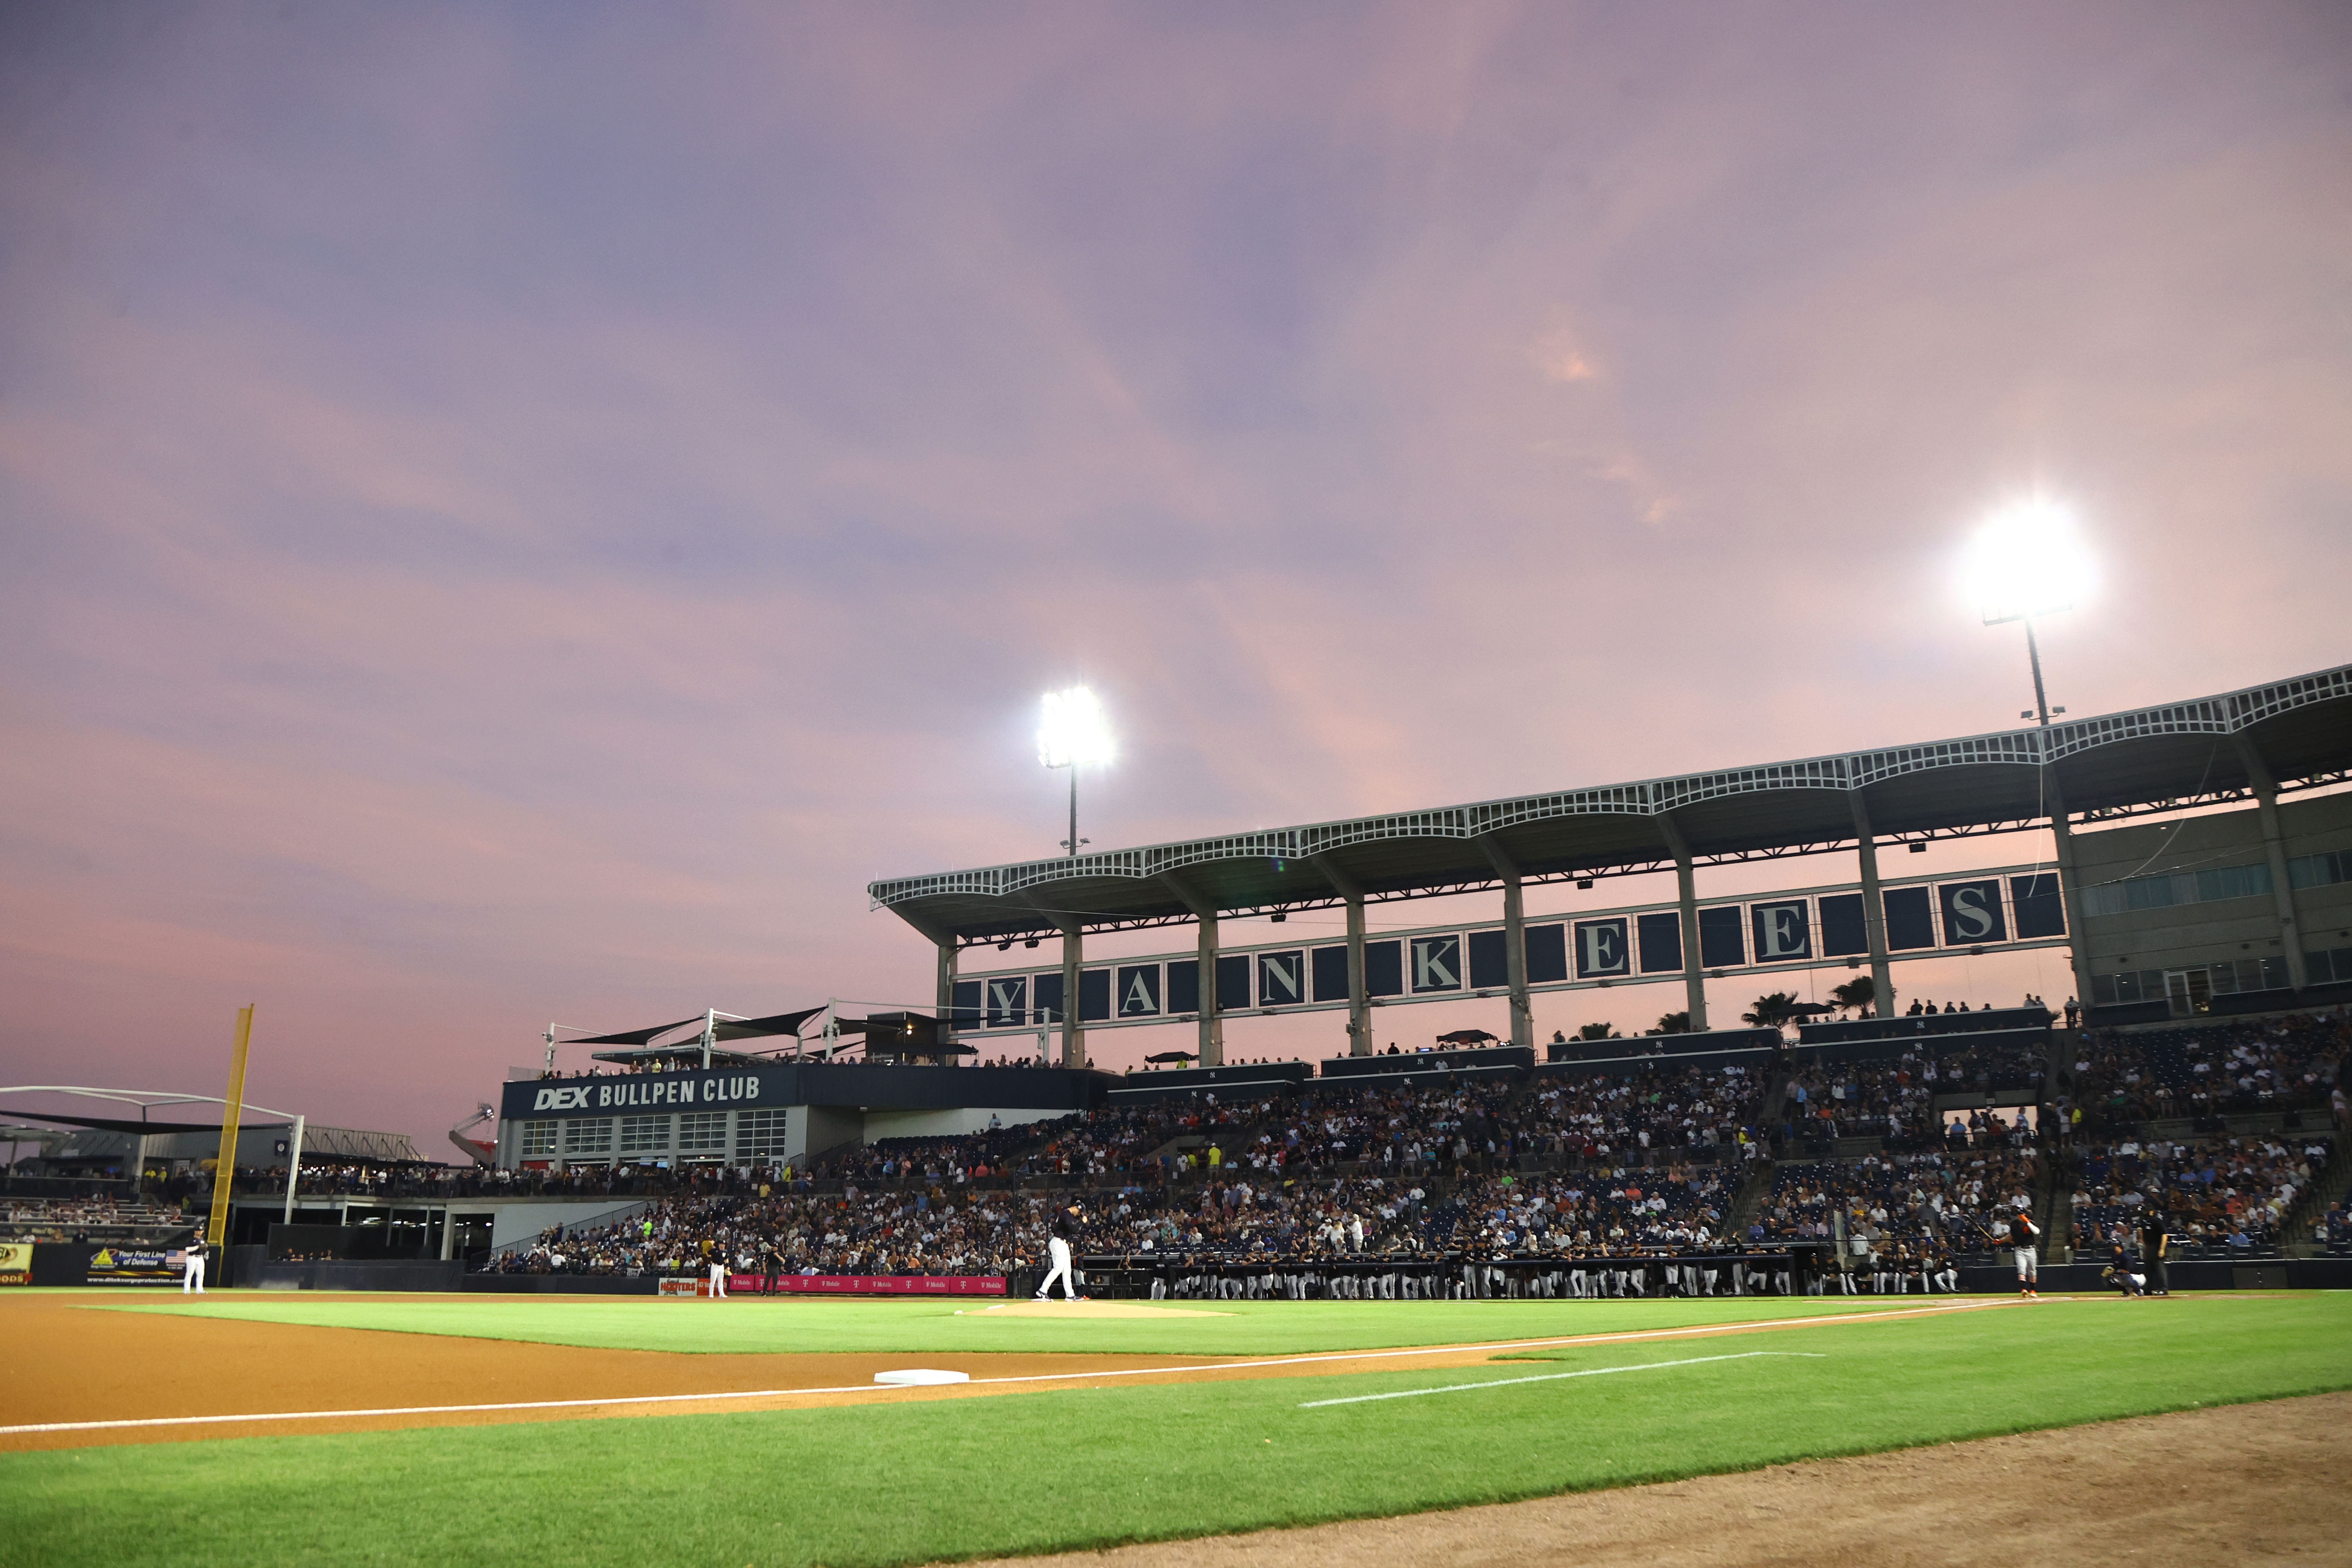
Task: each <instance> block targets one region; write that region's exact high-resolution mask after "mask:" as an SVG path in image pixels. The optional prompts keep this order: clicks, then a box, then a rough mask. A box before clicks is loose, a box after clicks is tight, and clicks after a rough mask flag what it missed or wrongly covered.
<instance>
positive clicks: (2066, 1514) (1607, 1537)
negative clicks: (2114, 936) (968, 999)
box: [0, 1290, 2352, 1568]
mask: <svg viewBox="0 0 2352 1568" xmlns="http://www.w3.org/2000/svg"><path fill="white" fill-rule="evenodd" d="M0 1342H5V1344H6V1345H7V1347H8V1351H7V1356H8V1363H9V1367H8V1373H9V1375H8V1378H7V1382H6V1384H5V1406H0V1427H5V1431H0V1447H5V1449H6V1450H8V1451H6V1452H0V1560H5V1561H6V1562H10V1563H58V1562H74V1561H100V1560H104V1561H110V1562H116V1563H151V1562H152V1563H256V1562H271V1563H424V1562H451V1561H458V1560H465V1561H469V1562H474V1563H509V1562H514V1563H522V1562H530V1563H545V1562H548V1561H551V1560H560V1561H564V1562H576V1563H628V1564H632V1565H638V1564H642V1563H646V1562H647V1561H649V1560H658V1561H663V1562H677V1563H728V1564H737V1563H759V1564H770V1563H774V1564H796V1563H810V1564H814V1563H824V1564H831V1565H834V1568H847V1565H853V1564H877V1565H879V1564H895V1563H928V1562H935V1561H953V1560H970V1559H974V1558H988V1557H999V1556H1012V1555H1018V1554H1042V1553H1053V1552H1070V1551H1076V1550H1083V1549H1101V1548H1112V1547H1118V1546H1121V1545H1122V1544H1124V1543H1133V1542H1147V1543H1148V1542H1163V1543H1168V1544H1163V1545H1145V1546H1140V1547H1136V1548H1133V1549H1131V1551H1130V1552H1129V1555H1133V1556H1137V1557H1138V1558H1139V1561H1140V1562H1149V1563H1190V1562H1202V1563H1206V1562H1223V1561H1232V1562H1236V1563H1238V1562H1243V1561H1267V1560H1273V1558H1274V1557H1279V1558H1281V1559H1282V1560H1286V1561H1287V1560H1297V1561H1314V1560H1318V1559H1319V1558H1321V1557H1325V1556H1328V1557H1329V1558H1330V1559H1331V1560H1332V1561H1334V1562H1338V1561H1340V1560H1343V1559H1344V1560H1348V1561H1353V1562H1360V1561H1364V1560H1367V1558H1368V1557H1369V1558H1380V1557H1383V1556H1386V1555H1389V1554H1391V1553H1410V1554H1414V1555H1419V1556H1423V1557H1433V1558H1439V1559H1446V1560H1454V1559H1459V1558H1462V1557H1465V1556H1467V1557H1473V1558H1475V1557H1479V1556H1487V1557H1491V1558H1494V1559H1496V1560H1501V1559H1505V1558H1510V1559H1518V1558H1523V1557H1530V1556H1533V1557H1540V1556H1546V1555H1550V1554H1552V1553H1554V1552H1559V1553H1572V1554H1573V1555H1574V1556H1575V1558H1576V1559H1577V1560H1578V1561H1580V1562H1585V1563H1613V1562H1619V1561H1622V1562H1626V1563H1634V1562H1640V1563H1648V1564H1655V1563H1673V1562H1692V1563H1698V1562H1718V1563H1734V1562H1742V1563H1746V1562H1752V1563H1767V1562H1781V1561H1794V1560H1797V1559H1799V1558H1804V1559H1806V1560H1821V1554H1822V1552H1828V1553H1829V1554H1830V1556H1831V1557H1832V1559H1833V1558H1834V1557H1835V1555H1836V1553H1837V1552H1840V1551H1844V1550H1848V1549H1849V1548H1850V1549H1851V1550H1853V1551H1854V1552H1857V1553H1862V1552H1867V1553H1868V1554H1870V1555H1871V1556H1872V1557H1873V1558H1874V1560H1876V1561H1887V1562H1905V1561H1919V1562H1943V1561H1951V1562H1962V1561H1979V1560H1982V1558H1983V1556H1984V1555H1986V1554H1988V1552H1989V1551H1990V1548H1991V1547H1992V1546H1993V1545H1994V1543H1995V1542H1998V1541H1999V1540H2000V1539H2001V1538H2002V1537H2003V1532H2005V1531H2006V1532H2020V1531H2022V1533H2016V1534H2015V1539H2016V1541H2018V1542H2038V1543H2039V1544H2038V1545H2035V1546H2033V1547H2032V1549H2031V1550H2028V1551H2026V1552H2025V1556H2026V1557H2027V1558H2028V1559H2030V1560H2058V1559H2059V1558H2061V1557H2063V1558H2064V1559H2065V1560H2068V1561H2074V1562H2094V1561H2103V1560H2105V1556H2104V1555H2103V1554H2104V1553H2105V1552H2106V1551H2107V1550H2108V1548H2110V1547H2112V1548H2114V1549H2115V1552H2116V1561H2121V1560H2123V1558H2124V1556H2126V1555H2129V1554H2130V1553H2131V1552H2145V1553H2147V1554H2146V1555H2143V1556H2141V1557H2140V1558H2139V1559H2138V1560H2140V1561H2151V1560H2155V1561H2161V1560H2164V1559H2165V1558H2166V1557H2167V1556H2168V1555H2173V1556H2178V1555H2179V1553H2175V1552H2170V1551H2169V1550H2168V1548H2167V1547H2165V1546H2164V1545H2163V1544H2162V1543H2161V1542H2151V1541H2150V1540H2148V1539H2147V1531H2150V1530H2157V1531H2164V1532H2167V1533H2166V1534H2165V1536H2164V1539H2165V1540H2168V1541H2173V1542H2181V1543H2184V1544H2185V1543H2187V1542H2192V1541H2200V1540H2201V1541H2204V1542H2205V1544H2204V1545H2203V1546H2200V1547H2199V1548H2197V1551H2196V1552H2195V1553H2192V1554H2202V1553H2205V1552H2211V1553H2213V1554H2214V1555H2215V1556H2228V1557H2232V1558H2234V1559H2236V1560H2239V1561H2259V1560H2263V1559H2264V1558H2265V1557H2267V1556H2270V1555H2280V1556H2282V1557H2286V1556H2295V1555H2297V1554H2299V1553H2303V1554H2305V1555H2306V1560H2307V1553H2308V1552H2309V1551H2312V1550H2332V1549H2335V1547H2340V1544H2341V1542H2342V1541H2343V1540H2344V1539H2347V1536H2352V1510H2347V1504H2346V1502H2345V1500H2344V1497H2345V1493H2344V1489H2343V1488H2342V1486H2341V1483H2340V1478H2339V1476H2338V1474H2337V1472H2338V1470H2339V1469H2340V1462H2341V1433H2342V1432H2343V1431H2344V1430H2347V1418H2352V1396H2347V1395H2346V1394H2341V1393H2338V1392H2336V1391H2340V1390H2345V1389H2347V1388H2352V1299H2347V1297H2345V1296H2343V1295H2338V1294H2333V1293H2318V1292H2309V1291H2305V1292H2296V1293H2293V1294H2288V1293H2284V1292H2282V1293H2276V1294H2272V1293H2253V1292H2231V1293H2227V1294H2214V1295H2209V1296H2181V1297H2176V1298H2173V1299H2171V1300H2118V1299H2116V1298H2113V1297H2105V1296H2099V1297H2058V1296H2053V1297H2044V1298H2042V1299H2041V1300H2032V1301H2021V1300H2015V1299H2011V1298H1999V1297H1985V1298H1967V1297H1961V1298H1949V1297H1944V1298H1933V1299H1919V1300H1905V1299H1903V1298H1895V1299H1893V1300H1853V1301H1850V1302H1846V1301H1838V1300H1689V1301H1676V1300H1668V1301H1459V1302H1451V1301H1420V1302H1344V1301H1342V1302H1248V1301H1223V1302H1213V1303H1207V1302H1204V1303H1197V1304H1195V1303H1181V1304H1179V1303H1167V1304H1161V1303H1150V1304H1147V1303H1140V1302H1128V1301H1118V1302H1094V1301H1077V1302H1060V1301H1056V1302H1054V1303H1050V1304H1046V1305H1043V1306H1040V1305H1038V1304H1035V1303H1032V1302H1027V1301H1015V1302H1011V1303H999V1304H993V1305H991V1304H985V1303H981V1302H971V1303H969V1304H964V1305H961V1306H959V1305H957V1304H954V1303H950V1302H946V1301H938V1300H915V1301H863V1300H727V1301H709V1300H660V1299H643V1298H622V1299H614V1298H563V1297H549V1296H535V1297H522V1298H515V1297H483V1296H478V1295H469V1296H420V1295H414V1294H409V1295H401V1296H383V1297H364V1296H332V1297H330V1296H323V1295H320V1296H307V1295H306V1296H260V1295H250V1296H249V1295H243V1294H238V1295H227V1294H222V1295H216V1296H214V1297H211V1298H208V1299H205V1300H187V1299H184V1298H173V1299H171V1300H161V1301H157V1300H149V1301H142V1302H131V1301H125V1300H122V1299H121V1297H120V1296H119V1295H110V1294H107V1293H105V1292H101V1291H68V1290H28V1291H23V1292H18V1293H14V1294H13V1295H12V1297H11V1298H10V1299H8V1300H5V1302H0ZM906 1373H931V1374H942V1373H945V1374H958V1373H960V1374H961V1381H953V1382H947V1383H934V1384H925V1385H919V1386H911V1387H906V1386H892V1385H886V1384H877V1381H876V1379H877V1376H882V1375H886V1374H887V1375H894V1376H895V1375H899V1374H906ZM2313 1396H2318V1397H2313ZM2272 1401H2274V1402H2279V1403H2274V1404H2254V1403H2253V1402H2272ZM2238 1406H2248V1407H2247V1408H2235V1407H2238ZM2165 1412H2180V1413H2186V1414H2184V1415H2165V1416H2163V1417H2162V1418H2161V1419H2158V1420H2153V1421H2148V1420H2126V1419H2125V1418H2130V1417H2144V1416H2150V1415H2158V1414H2159V1413H2165ZM624 1418H626V1419H624ZM2090 1423H2106V1424H2109V1425H2103V1426H2096V1427H2086V1426H2085V1425H2084V1424H2090ZM2065 1428H2074V1430H2073V1431H2071V1432H2070V1431H2066V1430H2060V1429H2065ZM2008 1434H2035V1435H2034V1436H2006V1437H2004V1436H2002V1435H2008ZM1995 1437H2001V1439H2002V1440H2001V1441H1999V1442H1977V1441H1971V1440H1973V1439H1987V1438H1995ZM1933 1445H1952V1447H1929V1446H1933ZM1893 1450H1922V1451H1918V1452H1905V1453H1901V1454H1894V1453H1890V1451H1893ZM1862 1455H1883V1456H1886V1457H1885V1458H1879V1459H1875V1460H1853V1459H1841V1458H1840V1457H1841V1456H1862ZM1767 1467H1787V1468H1767ZM1759 1471H1760V1472H1761V1473H1760V1474H1748V1473H1744V1472H1759ZM1696 1477H1713V1478H1717V1479H1713V1480H1709V1481H1706V1482H1705V1483H1703V1484H1685V1485H1682V1486H1664V1487H1659V1486H1654V1485H1649V1484H1648V1483H1658V1482H1672V1481H1678V1480H1683V1479H1685V1478H1696ZM1606 1489H1631V1490H1625V1491H1608V1490H1606ZM1563 1494H1571V1495H1563ZM1585 1494H1600V1495H1585ZM1522 1500H1542V1501H1537V1502H1527V1501H1522ZM1492 1504H1515V1505H1516V1506H1513V1507H1500V1508H1497V1507H1477V1506H1474V1505H1492ZM2047 1509H2056V1510H2059V1515H2058V1518H2059V1520H2060V1521H2061V1523H2060V1524H2059V1526H2058V1528H2060V1529H2062V1530H2063V1531H2066V1532H2069V1538H2070V1539H2072V1544H2071V1545H2069V1546H2067V1547H2066V1549H2065V1550H2063V1551H2059V1550H2056V1548H2057V1546H2058V1544H2059V1538H2056V1537H2053V1536H2052V1535H2051V1534H2050V1530H2051V1529H2052V1528H2053V1521H2052V1518H2051V1516H2050V1515H2049V1514H2048V1513H2046V1512H2044V1511H2042V1510H2047ZM1438 1510H1458V1511H1442V1512H1441V1511H1438ZM1403 1515H1429V1516H1430V1517H1426V1518H1420V1519H1415V1520H1411V1521H1400V1520H1398V1519H1397V1517H1396V1516H1403ZM1360 1521H1389V1522H1385V1523H1365V1522H1360ZM2067 1521H2071V1522H2067ZM134 1523H135V1528H133V1527H132V1526H133V1525H134ZM1252 1531H1286V1532H1288V1533H1285V1534H1282V1535H1278V1536H1275V1537H1271V1538H1268V1537H1264V1536H1253V1535H1250V1534H1247V1533H1245V1532H1252ZM1890 1531H1892V1533H1891V1534H1890V1533H1889V1532H1890ZM2117 1531H2120V1532H2122V1533H2120V1534H2117V1533H2116V1532H2117ZM2184 1531H2185V1532H2186V1533H2183V1532H2184ZM1217 1537H1224V1538H1227V1539H1223V1540H1216V1539H1209V1538H1217ZM2306 1537H2308V1538H2309V1539H2308V1540H2307V1541H2306V1540H2305V1538H2306ZM1612 1542H1613V1543H1614V1544H1612ZM1873 1542H1875V1545H1873ZM2327 1542H2333V1543H2334V1547H2327V1546H2326V1543H2327ZM2265 1543H2267V1544H2265ZM2126 1548H2128V1549H2129V1550H2128V1551H2126ZM1938 1552H1941V1553H1943V1554H1942V1555H1938V1554H1937V1553H1938ZM1269 1553H1270V1554H1271V1555H1268V1554H1269ZM2011 1560H2017V1559H2016V1553H2015V1552H2014V1551H2012V1552H2011Z"/></svg>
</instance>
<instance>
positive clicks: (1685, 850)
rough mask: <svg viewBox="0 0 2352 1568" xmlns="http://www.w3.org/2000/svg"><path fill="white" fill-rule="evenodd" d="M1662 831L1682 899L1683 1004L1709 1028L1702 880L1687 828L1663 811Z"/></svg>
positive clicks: (1694, 1020)
mask: <svg viewBox="0 0 2352 1568" xmlns="http://www.w3.org/2000/svg"><path fill="white" fill-rule="evenodd" d="M1658 832H1659V835H1660V836H1661V837H1664V839H1665V841H1666V847H1667V849H1668V850H1670V851H1672V852H1673V854H1674V858H1675V898H1676V899H1678V900H1681V902H1682V915H1683V1005H1684V1006H1685V1007H1687V1008H1689V1009H1690V1026H1691V1027H1692V1028H1693V1029H1694V1030H1701V1031H1703V1030H1705V1029H1706V971H1705V970H1704V969H1701V968H1700V967H1699V962H1698V883H1697V881H1696V879H1695V878H1694V877H1693V876H1692V875H1691V852H1690V846H1689V845H1688V844H1685V843H1684V842H1683V830H1682V829H1681V828H1679V827H1677V826H1675V819H1674V818H1673V817H1671V816H1664V815H1663V814H1661V815H1660V816H1659V817H1658Z"/></svg>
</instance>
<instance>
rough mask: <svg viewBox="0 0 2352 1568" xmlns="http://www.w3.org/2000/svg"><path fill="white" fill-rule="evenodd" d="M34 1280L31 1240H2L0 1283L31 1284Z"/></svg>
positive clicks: (0, 1247)
mask: <svg viewBox="0 0 2352 1568" xmlns="http://www.w3.org/2000/svg"><path fill="white" fill-rule="evenodd" d="M32 1282H33V1244H32V1243H31V1242H29V1241H0V1285H30V1284H31V1283H32Z"/></svg>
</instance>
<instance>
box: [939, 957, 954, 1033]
mask: <svg viewBox="0 0 2352 1568" xmlns="http://www.w3.org/2000/svg"><path fill="white" fill-rule="evenodd" d="M937 947H938V952H939V955H940V958H939V976H938V984H937V986H936V991H937V994H938V998H939V1000H938V1008H939V1018H940V1040H941V1041H942V1042H943V1043H945V1044H950V1045H952V1044H954V1042H955V1037H956V1024H957V1018H956V1016H955V984H956V952H957V948H956V944H955V938H953V937H949V938H947V939H946V940H945V941H942V942H938V943H937Z"/></svg>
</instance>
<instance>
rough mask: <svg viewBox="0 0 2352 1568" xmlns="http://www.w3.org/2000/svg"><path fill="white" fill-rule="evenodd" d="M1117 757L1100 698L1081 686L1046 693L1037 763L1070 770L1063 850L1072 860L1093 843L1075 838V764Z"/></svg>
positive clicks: (1089, 764) (1104, 761)
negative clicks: (1067, 832) (1068, 814)
mask: <svg viewBox="0 0 2352 1568" xmlns="http://www.w3.org/2000/svg"><path fill="white" fill-rule="evenodd" d="M1117 754H1118V748H1117V747H1115V746H1114V745H1113V744H1112V743H1111V738H1110V722H1109V721H1108V719H1106V718H1105V717H1104V715H1103V706H1102V701H1101V700H1100V699H1099V698H1097V697H1096V696H1095V694H1094V693H1093V692H1091V691H1089V690H1087V689H1086V688H1085V687H1083V686H1073V687H1071V688H1070V689H1068V690H1066V691H1048V692H1047V693H1045V712H1044V714H1043V716H1042V717H1041V718H1040V719H1039V721H1038V724H1037V760H1038V761H1039V762H1041V763H1045V765H1046V766H1047V767H1049V768H1067V769H1069V770H1070V836H1069V837H1067V838H1066V839H1064V840H1063V841H1062V848H1063V850H1064V852H1066V854H1068V855H1070V856H1071V857H1072V858H1076V855H1077V853H1078V847H1079V846H1081V845H1084V844H1090V843H1092V842H1093V840H1092V839H1087V838H1081V837H1078V764H1079V763H1087V765H1088V766H1100V765H1101V764H1103V763H1108V762H1109V761H1110V760H1111V759H1112V758H1113V757H1114V756H1116V755H1117Z"/></svg>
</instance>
